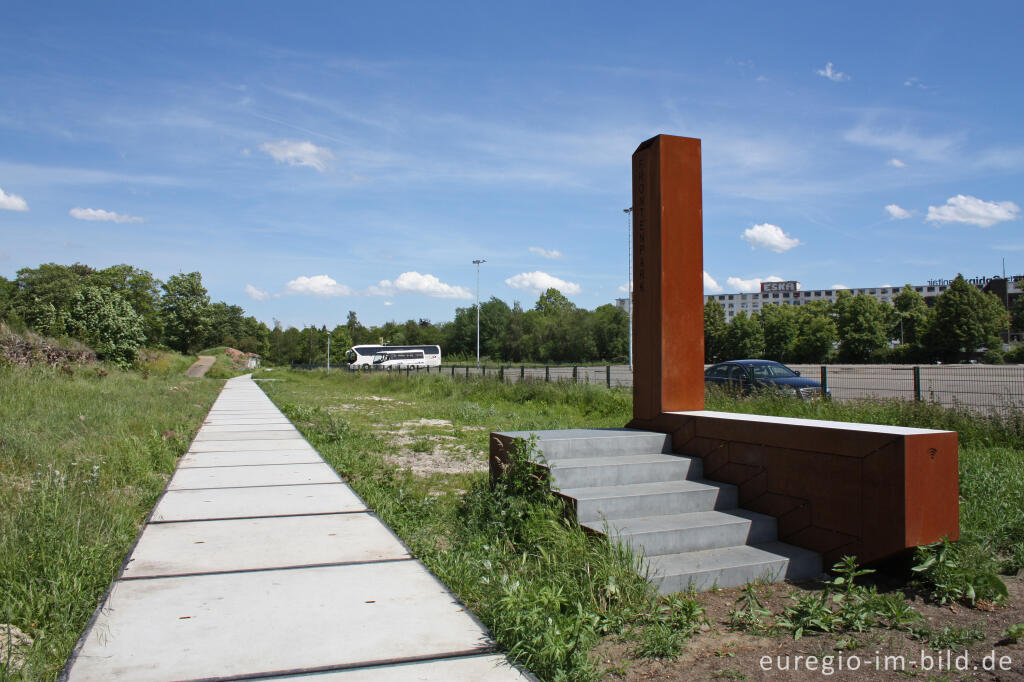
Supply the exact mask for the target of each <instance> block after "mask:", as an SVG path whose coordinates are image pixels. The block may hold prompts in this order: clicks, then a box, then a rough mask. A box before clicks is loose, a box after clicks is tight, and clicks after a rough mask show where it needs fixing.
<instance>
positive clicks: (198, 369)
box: [185, 355, 217, 377]
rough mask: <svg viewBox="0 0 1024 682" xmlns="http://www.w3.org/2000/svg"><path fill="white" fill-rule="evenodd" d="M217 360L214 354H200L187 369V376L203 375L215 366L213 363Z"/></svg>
mask: <svg viewBox="0 0 1024 682" xmlns="http://www.w3.org/2000/svg"><path fill="white" fill-rule="evenodd" d="M216 361H217V358H215V357H214V356H212V355H200V356H198V359H197V360H196V361H195V362H193V363H192V364H191V365H189V367H188V369H186V370H185V376H187V377H201V376H204V375H205V374H206V373H207V372H209V371H210V368H211V367H213V363H214V362H216Z"/></svg>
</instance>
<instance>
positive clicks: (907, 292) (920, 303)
mask: <svg viewBox="0 0 1024 682" xmlns="http://www.w3.org/2000/svg"><path fill="white" fill-rule="evenodd" d="M892 304H893V308H894V310H895V313H896V317H895V320H896V321H895V324H893V326H892V329H891V330H890V331H889V338H891V339H893V340H895V341H899V342H900V343H901V344H904V345H919V344H920V343H921V342H922V341H923V340H924V335H925V332H926V330H927V326H928V304H927V303H925V300H924V296H922V295H921V294H919V293H917V291H915V290H914V287H912V286H910V285H909V284H905V285H904V286H903V289H901V290H900V293H899V294H897V295H896V297H895V298H894V299H893V300H892Z"/></svg>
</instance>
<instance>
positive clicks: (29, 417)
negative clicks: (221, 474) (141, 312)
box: [0, 353, 218, 680]
mask: <svg viewBox="0 0 1024 682" xmlns="http://www.w3.org/2000/svg"><path fill="white" fill-rule="evenodd" d="M188 364H189V359H188V358H182V357H181V356H176V355H172V354H166V353H146V354H145V355H144V356H143V357H141V358H140V359H139V361H138V365H137V366H139V367H140V368H145V367H149V369H150V371H149V372H145V371H141V370H135V371H123V370H120V369H117V368H115V367H112V366H110V365H98V364H93V365H76V366H75V368H74V370H73V371H72V372H67V371H61V370H53V369H50V368H48V367H45V366H43V367H39V366H37V367H33V368H24V367H7V368H0V623H10V624H13V625H15V626H17V627H18V628H20V629H21V630H22V631H24V632H26V633H27V634H28V635H30V636H31V637H32V639H33V640H34V642H33V644H32V646H31V647H30V648H29V649H28V650H27V652H26V654H27V658H26V662H25V666H24V667H23V668H22V669H21V671H20V672H17V673H14V672H13V671H4V673H5V674H6V675H8V676H10V677H11V678H12V679H26V680H29V679H30V680H48V679H53V678H54V677H55V676H56V674H57V672H58V671H59V670H60V668H61V666H62V665H63V663H64V661H65V659H66V658H67V656H68V654H69V653H70V651H71V648H72V647H73V646H74V643H75V641H76V640H77V639H78V637H79V635H80V633H81V632H82V630H83V628H84V627H85V624H86V623H87V622H88V620H89V617H90V616H91V614H92V612H93V610H94V609H95V608H96V605H97V603H98V601H99V599H100V597H101V596H102V595H103V593H104V591H105V590H106V588H107V586H108V585H109V584H110V581H111V580H112V579H113V578H114V576H115V575H116V573H117V570H118V567H119V565H120V563H121V561H122V560H123V559H124V557H125V555H126V554H127V552H128V549H129V548H130V546H131V544H132V542H133V540H134V539H135V536H136V534H137V532H138V527H139V524H140V523H141V522H142V520H143V519H144V518H145V517H146V515H147V514H148V513H149V511H150V509H151V508H152V506H153V504H154V502H155V501H156V498H157V496H158V495H159V493H160V491H161V490H162V489H163V487H164V485H165V484H166V482H167V478H168V476H169V475H170V473H171V472H172V471H173V469H174V466H175V463H176V461H177V458H178V457H179V456H180V455H181V454H182V453H183V452H184V451H185V450H186V448H187V447H188V443H189V441H190V440H191V438H192V436H193V435H194V433H195V431H196V430H197V429H198V427H199V425H200V423H201V422H202V418H203V415H204V414H205V413H206V412H207V410H208V409H209V406H210V404H211V403H212V401H213V399H214V398H215V397H216V393H217V390H218V385H217V383H216V382H209V381H197V380H191V379H186V378H185V377H183V376H181V375H180V374H178V370H180V371H184V367H187V366H188ZM5 679H6V677H5Z"/></svg>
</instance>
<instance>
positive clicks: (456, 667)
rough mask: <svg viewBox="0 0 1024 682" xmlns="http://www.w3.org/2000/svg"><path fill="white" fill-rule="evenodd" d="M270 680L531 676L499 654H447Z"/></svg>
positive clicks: (495, 681) (467, 680) (460, 681)
mask: <svg viewBox="0 0 1024 682" xmlns="http://www.w3.org/2000/svg"><path fill="white" fill-rule="evenodd" d="M266 679H268V680H286V679H287V680H296V679H299V680H301V679H309V680H311V682H419V681H420V680H447V681H448V682H499V680H500V681H501V682H508V681H510V680H521V681H522V682H526V681H527V680H531V679H532V678H531V677H528V676H527V675H525V674H523V673H521V672H519V671H518V670H516V669H515V668H514V667H512V665H511V664H510V663H509V662H508V659H506V658H505V657H504V656H501V655H499V654H491V655H483V656H467V657H465V658H448V659H441V660H435V661H417V662H414V663H400V664H398V665H384V666H379V667H373V668H356V669H354V670H341V671H338V672H333V673H320V674H319V675H316V676H315V677H314V676H312V675H310V676H308V677H307V676H301V677H297V678H296V677H287V678H285V677H269V678H266Z"/></svg>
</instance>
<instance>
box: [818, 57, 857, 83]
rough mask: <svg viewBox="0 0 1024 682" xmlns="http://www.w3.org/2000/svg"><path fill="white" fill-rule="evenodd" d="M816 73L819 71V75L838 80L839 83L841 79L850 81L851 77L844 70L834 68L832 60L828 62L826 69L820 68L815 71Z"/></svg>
mask: <svg viewBox="0 0 1024 682" xmlns="http://www.w3.org/2000/svg"><path fill="white" fill-rule="evenodd" d="M815 73H817V74H818V75H819V76H824V77H825V78H827V79H829V80H830V81H836V82H837V83H838V82H839V81H848V80H850V77H849V76H847V75H846V74H845V73H843V72H842V71H836V70H834V69H833V68H832V62H829V63H828V64H826V65H825V68H824V69H818V70H817V71H815Z"/></svg>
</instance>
